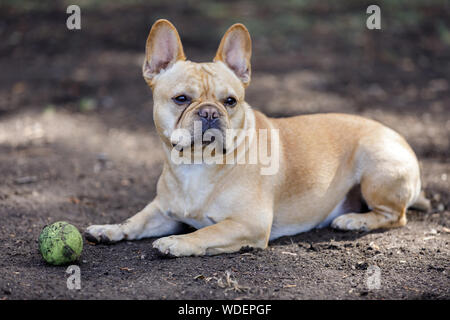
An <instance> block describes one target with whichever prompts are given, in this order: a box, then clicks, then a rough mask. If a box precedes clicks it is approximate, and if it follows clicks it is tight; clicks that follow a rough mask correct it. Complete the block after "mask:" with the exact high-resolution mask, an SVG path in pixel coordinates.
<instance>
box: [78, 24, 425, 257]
mask: <svg viewBox="0 0 450 320" xmlns="http://www.w3.org/2000/svg"><path fill="white" fill-rule="evenodd" d="M160 30H163V31H160ZM161 46H162V47H164V48H166V49H167V50H166V51H167V52H165V51H163V52H162V50H158V49H155V48H160V47H161ZM250 55H251V41H250V36H249V34H248V31H247V29H246V28H245V27H244V26H243V25H241V24H237V25H234V26H232V27H231V28H230V29H229V30H228V31H227V32H226V33H225V35H224V37H223V39H222V41H221V43H220V46H219V49H218V51H217V54H216V57H215V59H214V61H215V62H213V63H193V62H190V61H186V60H185V57H184V53H183V49H182V46H181V42H180V40H179V36H178V33H177V32H176V29H175V28H174V27H173V25H172V24H170V22H168V21H167V20H159V21H157V22H156V23H155V25H154V26H153V28H152V30H151V32H150V35H149V38H148V40H147V47H146V61H145V62H144V66H143V73H144V77H145V79H146V81H147V83H148V84H149V85H150V86H151V88H152V90H153V97H154V120H155V125H156V130H157V132H158V134H159V135H160V137H161V140H162V146H163V149H164V151H165V154H166V160H165V162H164V169H163V172H162V174H161V177H160V178H159V181H158V185H157V195H156V197H155V199H154V200H153V202H151V203H150V204H149V205H148V206H147V207H146V208H144V209H143V210H142V211H141V212H139V213H137V214H136V215H135V216H133V217H132V218H130V219H129V220H127V221H126V222H124V223H122V224H119V225H97V226H90V227H89V228H88V229H87V232H86V234H87V236H88V237H89V238H90V239H92V240H95V241H111V242H114V241H119V240H122V239H140V238H143V237H156V236H163V235H169V236H167V237H164V238H160V239H158V240H157V241H155V242H154V243H153V246H154V247H155V248H157V249H158V250H159V251H161V252H162V253H164V254H171V255H174V256H188V255H205V254H219V253H224V252H235V251H238V250H240V249H241V248H242V247H245V246H249V247H254V248H265V247H266V246H267V244H268V241H269V239H274V238H277V237H280V236H283V235H290V234H295V233H298V232H301V231H306V230H309V229H311V228H314V227H318V226H321V225H322V224H326V222H327V221H328V220H327V219H332V222H331V221H330V222H331V225H332V226H333V227H335V228H338V229H343V230H372V229H376V228H389V227H398V226H402V225H404V224H405V223H406V214H405V213H406V209H407V208H408V207H409V206H410V205H412V204H413V203H414V202H415V200H416V199H417V197H418V195H419V193H420V188H421V187H420V173H419V165H418V161H417V159H416V156H415V155H414V152H413V151H412V150H411V148H410V147H409V146H408V144H407V143H406V141H405V140H404V139H403V138H402V137H401V136H400V135H398V134H397V133H396V132H394V131H393V130H391V129H389V128H387V127H385V126H383V125H381V124H380V123H378V122H375V121H372V120H369V119H365V118H361V117H358V116H352V115H344V114H317V115H304V116H298V117H292V118H283V119H272V118H268V117H266V116H265V115H264V114H262V113H260V112H258V111H253V110H252V109H251V108H250V106H249V105H248V104H247V103H246V102H245V87H246V86H247V85H248V83H249V80H250V73H251V70H250ZM164 57H171V58H170V61H164ZM152 59H155V60H152ZM151 61H158V62H160V63H158V64H154V65H156V66H163V68H161V69H159V70H155V68H153V69H151ZM149 68H150V69H149ZM179 94H185V95H189V96H190V97H192V102H191V103H190V104H189V106H186V107H185V108H183V107H180V106H178V105H175V104H174V102H173V101H172V98H173V97H174V96H176V95H179ZM230 95H231V96H233V97H235V98H236V100H237V105H236V106H235V107H233V108H229V107H226V106H224V105H223V100H224V99H225V98H226V97H227V96H230ZM205 105H208V106H214V107H215V108H217V110H218V111H219V112H220V113H221V115H222V116H221V117H222V118H221V125H222V127H221V130H222V129H223V130H225V129H231V128H233V129H239V128H240V129H251V128H253V129H257V130H258V129H277V130H279V137H280V141H279V144H280V153H279V170H278V172H277V173H276V174H274V175H262V174H261V173H260V169H261V165H260V164H256V165H255V164H235V165H228V164H223V165H205V164H192V165H176V164H174V163H173V162H172V161H171V158H170V156H171V150H172V142H171V140H170V139H171V138H170V137H171V133H172V132H173V131H174V130H175V129H178V128H184V129H188V130H191V131H192V126H193V122H194V121H195V120H196V119H198V110H199V108H201V107H203V106H205ZM257 132H258V131H257ZM257 138H258V135H256V136H255V137H254V138H253V139H252V140H251V141H250V144H255V143H257V142H256V141H258V139H257ZM269 138H270V136H269ZM270 142H271V141H270V140H269V141H268V144H270ZM240 148H241V149H242V148H245V144H244V143H241V145H239V146H238V148H237V150H240ZM237 150H234V151H233V152H235V153H237ZM351 190H356V191H357V192H350V191H351ZM359 191H360V192H359ZM358 194H359V195H362V197H363V199H364V200H365V202H366V203H367V205H368V207H369V210H370V211H369V212H367V213H363V214H361V213H352V212H351V211H350V212H349V211H345V212H340V211H339V210H345V208H346V206H347V205H349V204H350V203H355V201H356V202H357V201H358V200H355V199H351V198H352V197H353V195H358ZM347 195H348V199H347V198H346V197H347ZM350 207H351V206H350ZM339 208H340V209H339ZM338 209H339V210H338ZM348 210H351V209H350V208H349V209H348ZM332 212H337V213H336V217H334V216H331V217H329V215H330V213H332ZM339 212H340V213H341V214H339ZM342 213H347V214H342ZM182 222H184V223H188V224H190V225H192V226H194V227H196V228H198V230H197V231H195V232H193V233H189V234H185V235H171V234H174V233H176V232H178V231H179V228H180V226H181V223H182Z"/></svg>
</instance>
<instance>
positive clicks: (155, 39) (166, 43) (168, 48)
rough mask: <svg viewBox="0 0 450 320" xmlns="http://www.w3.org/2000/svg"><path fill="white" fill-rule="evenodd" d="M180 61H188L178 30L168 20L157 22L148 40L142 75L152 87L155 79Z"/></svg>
mask: <svg viewBox="0 0 450 320" xmlns="http://www.w3.org/2000/svg"><path fill="white" fill-rule="evenodd" d="M178 60H186V57H185V55H184V52H183V46H182V44H181V40H180V36H179V35H178V32H177V29H175V27H174V26H173V24H172V23H170V22H169V21H168V20H165V19H160V20H158V21H156V22H155V23H154V24H153V26H152V29H151V30H150V33H149V35H148V38H147V44H146V46H145V61H144V65H143V67H142V74H143V76H144V79H145V81H146V82H147V83H148V84H149V85H150V86H152V84H153V79H154V77H155V76H156V75H157V74H159V73H160V72H161V71H162V70H167V69H168V68H169V67H171V66H172V65H173V64H174V63H175V62H177V61H178Z"/></svg>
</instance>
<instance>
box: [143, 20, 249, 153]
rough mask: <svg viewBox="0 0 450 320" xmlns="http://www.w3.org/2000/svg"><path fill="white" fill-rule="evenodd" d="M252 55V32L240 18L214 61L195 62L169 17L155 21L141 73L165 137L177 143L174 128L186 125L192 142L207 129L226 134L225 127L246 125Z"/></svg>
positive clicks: (228, 33) (224, 39) (162, 134)
mask: <svg viewBox="0 0 450 320" xmlns="http://www.w3.org/2000/svg"><path fill="white" fill-rule="evenodd" d="M250 56H251V40H250V35H249V33H248V31H247V29H246V28H245V26H244V25H242V24H235V25H233V26H231V27H230V28H229V29H228V31H227V32H226V33H225V35H224V36H223V38H222V41H221V42H220V45H219V49H218V50H217V53H216V56H215V58H214V60H213V62H210V63H194V62H191V61H188V60H186V57H185V55H184V52H183V47H182V44H181V41H180V37H179V35H178V32H177V30H176V29H175V27H174V26H173V25H172V24H171V23H170V22H169V21H167V20H158V21H156V22H155V24H154V25H153V26H152V29H151V30H150V34H149V36H148V39H147V44H146V54H145V61H144V65H143V75H144V79H145V81H146V82H147V83H148V85H149V86H150V87H151V88H152V90H153V100H154V109H153V113H154V121H155V125H156V129H157V131H158V133H159V135H160V136H161V138H162V139H163V140H164V141H165V142H166V143H168V144H169V143H170V144H172V145H174V144H175V143H178V144H179V143H180V142H179V141H173V139H171V137H172V136H173V135H172V133H174V131H175V130H177V129H184V131H187V132H189V133H190V135H191V137H192V138H191V139H190V141H189V145H192V143H193V142H194V140H195V139H198V138H202V137H203V135H204V134H205V132H206V131H207V130H208V129H214V130H216V131H218V132H220V133H221V134H222V135H224V134H225V131H226V130H227V129H243V125H244V120H245V111H246V109H247V108H249V106H248V105H247V104H246V103H245V101H244V96H245V88H246V87H247V86H248V84H249V83H250ZM186 144H188V142H186ZM186 146H187V145H186Z"/></svg>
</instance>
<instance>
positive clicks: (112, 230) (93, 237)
mask: <svg viewBox="0 0 450 320" xmlns="http://www.w3.org/2000/svg"><path fill="white" fill-rule="evenodd" d="M84 237H85V238H86V240H88V241H91V242H96V243H113V242H117V241H120V240H122V239H123V232H122V230H121V229H120V225H118V224H104V225H92V226H89V227H88V228H87V229H86V230H85V232H84Z"/></svg>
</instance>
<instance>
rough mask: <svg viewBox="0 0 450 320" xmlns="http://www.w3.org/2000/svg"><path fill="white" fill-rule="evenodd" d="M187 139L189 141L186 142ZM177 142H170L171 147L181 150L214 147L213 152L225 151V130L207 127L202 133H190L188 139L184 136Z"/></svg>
mask: <svg viewBox="0 0 450 320" xmlns="http://www.w3.org/2000/svg"><path fill="white" fill-rule="evenodd" d="M188 141H189V142H188ZM184 142H185V143H183V139H180V140H179V141H178V142H172V147H173V148H174V149H176V150H178V151H183V150H187V149H191V150H193V151H194V150H199V149H200V148H201V149H202V150H204V149H205V148H206V147H210V149H211V150H212V149H214V151H215V153H221V152H222V153H224V154H225V153H226V150H227V148H226V137H225V130H219V129H209V130H206V131H205V132H204V133H202V134H197V135H195V134H192V136H191V137H190V138H189V140H187V139H186V137H184Z"/></svg>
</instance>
